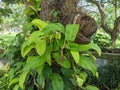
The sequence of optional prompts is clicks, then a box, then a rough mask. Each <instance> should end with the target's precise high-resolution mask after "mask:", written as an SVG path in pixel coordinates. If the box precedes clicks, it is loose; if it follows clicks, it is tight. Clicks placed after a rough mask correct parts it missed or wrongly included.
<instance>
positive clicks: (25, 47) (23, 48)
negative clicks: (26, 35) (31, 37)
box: [21, 42, 35, 57]
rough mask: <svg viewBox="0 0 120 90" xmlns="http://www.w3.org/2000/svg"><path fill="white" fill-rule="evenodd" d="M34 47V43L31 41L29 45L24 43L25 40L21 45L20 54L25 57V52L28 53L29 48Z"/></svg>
mask: <svg viewBox="0 0 120 90" xmlns="http://www.w3.org/2000/svg"><path fill="white" fill-rule="evenodd" d="M34 47H35V43H32V44H30V45H29V46H28V45H27V44H26V42H25V43H24V44H23V46H22V50H21V54H22V57H25V56H26V55H27V54H28V52H30V50H31V49H32V48H34Z"/></svg>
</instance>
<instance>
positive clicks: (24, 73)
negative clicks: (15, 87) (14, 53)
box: [19, 71, 29, 90]
mask: <svg viewBox="0 0 120 90" xmlns="http://www.w3.org/2000/svg"><path fill="white" fill-rule="evenodd" d="M28 73H29V71H25V72H23V73H22V74H21V75H20V77H19V86H20V87H21V88H22V89H23V90H24V89H25V84H24V83H25V80H26V78H27V74H28Z"/></svg>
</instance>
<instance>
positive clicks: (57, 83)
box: [52, 73, 64, 90]
mask: <svg viewBox="0 0 120 90" xmlns="http://www.w3.org/2000/svg"><path fill="white" fill-rule="evenodd" d="M52 86H53V90H64V82H63V79H62V77H61V76H60V75H59V74H57V73H54V74H53V76H52Z"/></svg>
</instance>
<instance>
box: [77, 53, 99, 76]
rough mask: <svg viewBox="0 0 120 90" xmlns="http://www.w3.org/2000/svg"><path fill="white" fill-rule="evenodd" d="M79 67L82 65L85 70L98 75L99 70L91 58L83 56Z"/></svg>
mask: <svg viewBox="0 0 120 90" xmlns="http://www.w3.org/2000/svg"><path fill="white" fill-rule="evenodd" d="M78 65H80V66H81V67H82V68H84V69H88V70H90V71H91V72H92V73H93V75H96V73H97V68H96V66H95V64H94V62H93V61H92V60H91V59H90V58H89V57H85V56H83V55H81V56H80V60H79V62H78Z"/></svg>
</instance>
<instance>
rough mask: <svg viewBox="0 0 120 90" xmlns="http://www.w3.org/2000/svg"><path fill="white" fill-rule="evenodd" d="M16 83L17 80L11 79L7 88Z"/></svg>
mask: <svg viewBox="0 0 120 90" xmlns="http://www.w3.org/2000/svg"><path fill="white" fill-rule="evenodd" d="M17 82H19V78H14V79H12V80H11V81H10V82H9V85H8V87H10V86H11V85H13V84H15V83H17Z"/></svg>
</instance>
